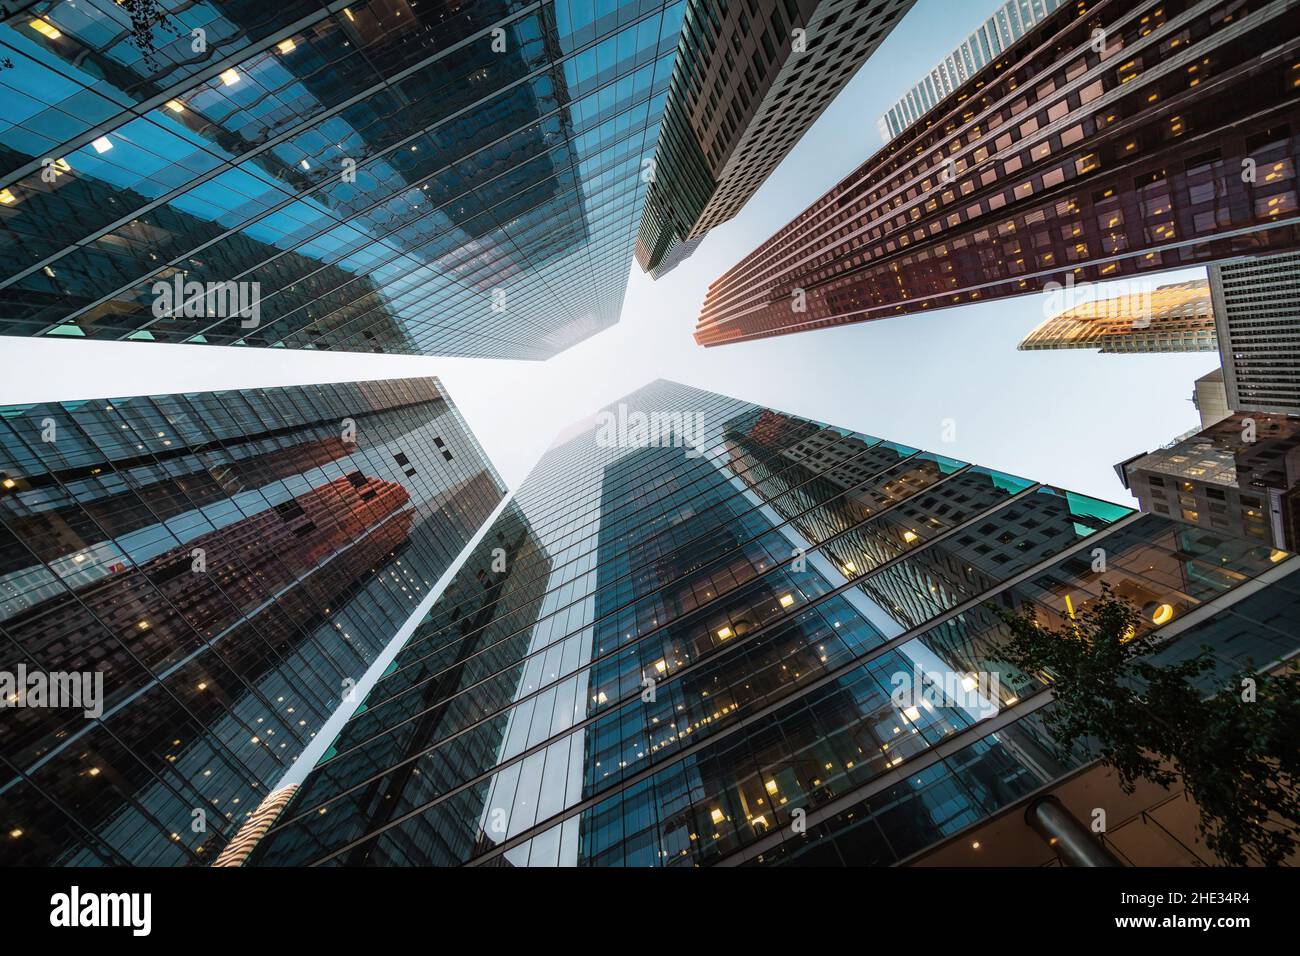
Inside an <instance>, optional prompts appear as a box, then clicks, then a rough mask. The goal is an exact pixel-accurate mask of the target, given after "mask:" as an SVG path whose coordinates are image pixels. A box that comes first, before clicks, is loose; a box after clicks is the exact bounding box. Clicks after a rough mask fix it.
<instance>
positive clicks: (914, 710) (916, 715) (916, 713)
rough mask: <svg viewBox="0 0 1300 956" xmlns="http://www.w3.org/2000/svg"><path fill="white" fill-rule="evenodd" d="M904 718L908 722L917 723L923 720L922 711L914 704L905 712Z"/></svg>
mask: <svg viewBox="0 0 1300 956" xmlns="http://www.w3.org/2000/svg"><path fill="white" fill-rule="evenodd" d="M903 716H904V717H906V718H907V719H908V720H911V721H917V720H920V719H921V709H920V708H919V707H917V706H916V705H915V704H913V705H912V706H911V707H908V708H907V709H905V710H904V711H903Z"/></svg>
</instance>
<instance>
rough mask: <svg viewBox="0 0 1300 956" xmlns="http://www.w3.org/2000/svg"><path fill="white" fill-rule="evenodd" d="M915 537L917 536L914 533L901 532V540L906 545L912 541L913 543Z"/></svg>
mask: <svg viewBox="0 0 1300 956" xmlns="http://www.w3.org/2000/svg"><path fill="white" fill-rule="evenodd" d="M917 537H918V535H917V533H916V532H915V531H904V532H903V540H904V541H906V542H907V543H908V544H911V543H912V542H913V541H915V540H916V539H917Z"/></svg>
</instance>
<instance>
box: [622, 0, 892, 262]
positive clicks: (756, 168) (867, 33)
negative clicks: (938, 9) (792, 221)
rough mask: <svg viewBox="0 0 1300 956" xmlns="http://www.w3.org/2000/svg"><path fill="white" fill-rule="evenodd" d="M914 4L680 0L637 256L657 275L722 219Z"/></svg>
mask: <svg viewBox="0 0 1300 956" xmlns="http://www.w3.org/2000/svg"><path fill="white" fill-rule="evenodd" d="M915 2H916V0H878V2H876V3H871V4H867V3H860V2H857V0H780V2H778V0H749V2H748V3H745V4H740V3H731V4H727V3H721V4H719V3H707V2H705V0H686V16H685V21H684V26H683V28H682V42H681V47H680V55H679V56H678V58H677V63H676V66H675V68H674V70H673V79H672V81H671V83H670V84H669V88H668V99H667V104H666V106H665V108H664V119H663V124H664V133H663V138H662V140H661V146H660V148H659V150H658V152H657V153H656V155H655V164H656V165H655V175H654V181H653V182H652V183H651V185H650V190H649V193H648V195H647V199H646V204H645V212H644V213H643V215H642V217H641V228H640V232H639V233H638V235H637V244H636V258H637V261H638V262H639V263H640V264H641V268H643V269H644V270H646V271H647V272H649V273H650V275H651V276H652V277H653V278H656V279H658V278H659V277H660V276H662V275H664V274H665V273H667V272H668V271H670V270H671V269H673V268H674V267H675V266H677V265H678V264H680V263H681V262H682V261H683V260H684V259H686V258H687V257H688V256H690V254H691V253H692V252H694V251H695V248H696V247H697V246H698V245H699V243H700V241H701V240H702V239H703V238H704V236H705V235H707V234H708V232H709V230H710V229H712V228H713V227H714V226H717V225H720V224H721V223H724V222H726V221H727V220H729V219H731V218H732V217H733V216H734V215H736V213H738V212H739V211H740V208H741V207H742V206H744V205H745V203H746V202H748V201H749V197H750V196H752V195H754V193H755V192H757V191H758V187H759V186H761V185H762V184H763V182H764V181H765V180H766V179H767V177H768V175H769V174H770V173H771V172H772V170H774V169H775V168H776V166H777V164H778V163H779V162H781V160H782V159H784V158H785V156H786V154H787V153H788V152H790V150H791V149H792V148H793V147H794V144H795V143H797V142H798V141H799V139H800V138H801V137H802V136H803V134H804V133H805V132H807V130H808V129H809V127H811V126H812V124H813V123H814V122H815V121H816V120H817V117H819V116H821V114H822V111H823V110H824V109H825V108H826V107H827V105H828V104H829V103H830V101H831V99H832V98H834V96H835V94H837V93H838V92H839V91H840V90H841V89H843V88H844V86H845V85H846V84H847V83H848V82H849V80H850V79H851V78H852V77H853V74H854V73H856V72H857V69H858V67H860V66H861V65H862V64H863V63H865V62H866V61H867V58H868V57H869V56H871V54H872V53H874V52H875V51H876V48H877V47H879V46H880V44H881V43H882V42H883V41H884V39H885V37H886V36H888V35H889V32H890V30H892V29H893V28H894V27H895V26H896V25H897V24H898V21H899V20H900V19H902V16H903V14H904V13H906V12H907V11H908V10H909V9H910V8H911V6H912V4H913V3H915Z"/></svg>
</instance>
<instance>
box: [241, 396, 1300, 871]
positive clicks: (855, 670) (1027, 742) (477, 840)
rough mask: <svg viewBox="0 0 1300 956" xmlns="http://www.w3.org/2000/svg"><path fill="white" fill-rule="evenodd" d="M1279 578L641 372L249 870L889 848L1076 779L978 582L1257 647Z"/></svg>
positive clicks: (1039, 605)
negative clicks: (1005, 652) (1241, 607)
mask: <svg viewBox="0 0 1300 956" xmlns="http://www.w3.org/2000/svg"><path fill="white" fill-rule="evenodd" d="M1099 554H1101V555H1102V556H1104V560H1102V561H1100V562H1099V559H1098V555H1099ZM1298 567H1300V559H1296V558H1292V557H1291V556H1289V555H1285V554H1280V556H1279V554H1275V553H1274V552H1272V551H1271V549H1269V548H1268V547H1264V546H1261V545H1258V544H1254V543H1251V542H1246V541H1242V540H1239V539H1234V538H1231V537H1229V536H1226V535H1222V534H1217V533H1215V534H1212V533H1210V532H1207V531H1204V530H1202V529H1199V528H1192V527H1188V526H1184V525H1180V524H1177V523H1175V522H1171V521H1169V520H1167V519H1163V518H1158V517H1155V516H1150V515H1145V516H1143V515H1136V514H1134V513H1133V512H1131V511H1130V510H1129V509H1127V508H1123V507H1120V506H1119V505H1114V504H1110V503H1108V502H1104V501H1099V500H1095V499H1091V498H1088V497H1086V496H1083V495H1077V494H1074V493H1071V492H1068V491H1063V490H1061V489H1058V488H1053V487H1050V486H1046V485H1042V484H1039V483H1036V482H1032V481H1028V480H1025V479H1022V478H1017V477H1015V476H1012V475H1007V474H1003V473H1000V472H997V471H993V470H990V469H987V468H981V467H977V466H972V465H969V464H967V463H965V462H961V461H957V460H955V459H952V458H949V457H946V456H943V455H937V454H933V453H930V452H925V451H921V450H919V449H916V448H911V447H908V446H905V445H901V444H899V443H896V442H891V441H887V440H882V439H879V438H873V437H871V436H868V435H863V434H859V433H855V432H852V431H848V430H845V429H841V428H835V427H832V426H827V425H823V424H821V423H819V422H815V421H809V420H807V419H801V418H798V417H795V416H792V415H788V414H785V413H782V412H779V411H775V410H773V409H769V408H764V407H760V406H756V405H752V404H749V403H746V402H742V401H738V400H735V399H732V398H728V397H725V396H722V395H716V394H712V393H709V392H704V391H700V390H698V389H694V388H689V387H686V386H682V385H678V384H675V383H672V382H665V381H658V382H655V383H652V384H650V385H648V386H646V387H644V388H642V389H640V390H639V391H637V392H635V393H633V394H632V395H629V396H627V397H626V398H625V399H624V400H623V401H621V402H619V403H616V404H614V405H612V406H610V407H609V408H607V409H605V410H603V411H602V412H601V413H599V414H597V415H595V416H593V417H592V418H590V419H588V420H586V421H585V422H582V423H579V424H578V425H577V426H575V427H573V428H570V429H568V430H567V431H566V432H565V433H564V434H562V435H561V436H560V437H559V438H558V439H557V440H556V442H555V443H554V444H553V446H552V448H551V449H550V450H549V451H548V452H547V453H546V454H545V455H544V456H543V458H542V460H541V461H540V463H539V464H538V466H537V467H536V469H534V471H533V472H532V474H531V475H530V476H529V477H528V479H527V480H526V481H525V482H524V483H523V485H522V486H521V487H520V489H519V490H518V492H517V494H516V495H515V497H514V498H513V499H512V500H511V501H510V502H509V503H508V504H507V505H506V507H505V508H504V509H503V511H502V512H501V513H500V516H499V517H498V518H497V519H496V521H495V522H494V523H493V524H492V526H491V527H490V528H489V529H488V532H487V534H486V536H485V537H484V538H483V539H482V540H481V542H480V544H479V545H478V546H477V547H476V549H475V551H474V552H473V553H472V554H471V555H470V557H469V558H468V560H467V561H466V563H465V564H464V565H463V566H462V567H461V569H460V570H459V571H458V573H457V574H456V575H455V577H454V580H453V581H452V583H451V584H450V585H449V586H448V590H447V592H446V593H445V594H444V595H443V596H442V597H440V598H439V599H438V600H437V601H436V602H435V603H434V605H433V607H432V609H431V611H430V613H429V615H428V617H427V618H426V619H425V620H424V621H422V622H421V623H420V625H419V626H418V627H417V628H416V629H415V631H414V633H413V634H412V636H411V638H410V640H409V641H408V642H407V643H406V644H405V645H404V646H403V647H402V649H401V651H400V652H399V653H398V654H397V656H396V658H395V659H394V662H393V665H392V667H391V668H390V670H389V671H388V672H387V673H386V674H385V676H384V677H383V678H382V679H381V680H380V681H379V683H378V684H376V685H375V687H374V689H373V691H372V692H371V693H370V695H369V696H368V697H367V699H366V701H365V703H364V705H362V706H361V707H359V708H358V710H357V711H356V713H355V714H354V715H353V717H352V719H351V720H350V721H349V722H348V723H347V724H346V725H345V727H344V728H343V730H342V731H341V733H340V734H339V736H338V738H337V739H336V740H335V741H334V742H333V744H332V746H331V748H330V750H329V751H328V753H327V754H326V756H325V757H324V759H323V760H322V761H321V762H320V763H318V764H317V766H316V767H315V768H314V769H313V771H312V772H311V774H310V775H309V776H308V777H307V779H306V781H305V782H304V783H303V785H302V787H301V788H300V789H299V790H298V792H297V793H296V794H295V795H294V797H293V799H292V800H291V801H290V802H289V803H288V804H287V806H285V807H284V808H283V810H282V811H281V812H280V813H279V816H278V818H277V819H276V822H275V823H274V824H273V825H272V827H271V828H270V830H269V832H268V833H267V835H266V837H265V838H264V839H263V840H262V841H261V842H260V843H259V844H258V845H257V846H256V847H255V848H254V849H253V852H252V855H251V857H250V858H249V862H251V863H252V864H254V865H286V864H307V863H328V864H334V865H363V864H364V865H420V864H437V865H453V864H473V865H492V866H525V865H527V866H554V865H574V864H579V865H648V866H670V865H685V866H689V865H708V864H724V865H729V864H736V863H742V862H743V863H782V862H791V861H796V860H804V861H817V862H830V863H855V864H869V863H892V862H895V861H898V860H901V859H905V858H907V857H909V856H910V855H912V854H914V853H916V852H919V851H922V850H924V849H925V848H927V847H929V846H932V845H934V844H935V843H936V842H937V841H940V840H942V839H944V838H945V837H948V836H951V835H953V834H955V833H958V832H960V831H961V830H962V829H963V828H964V827H967V826H972V825H975V824H977V823H979V822H980V821H982V820H985V819H987V818H988V817H989V815H990V814H993V813H995V812H996V811H998V810H999V809H1002V808H1005V807H1008V806H1011V805H1013V804H1014V803H1015V802H1016V801H1018V800H1021V799H1023V798H1025V797H1027V796H1028V795H1029V794H1031V793H1034V792H1036V791H1037V790H1039V789H1040V788H1042V787H1044V786H1045V785H1048V784H1050V783H1052V782H1053V781H1054V780H1057V779H1059V778H1060V777H1061V776H1062V775H1064V774H1066V773H1068V772H1069V771H1071V770H1073V769H1075V766H1073V765H1065V764H1062V763H1061V762H1060V761H1059V760H1058V759H1057V758H1056V757H1054V756H1053V755H1052V750H1051V747H1050V743H1051V741H1050V739H1048V738H1047V737H1046V736H1045V731H1044V727H1043V724H1042V716H1043V711H1042V708H1045V707H1050V706H1051V701H1050V695H1049V694H1047V693H1045V692H1044V684H1043V683H1042V681H1041V679H1040V677H1039V676H1037V675H1031V674H1025V673H1020V672H1018V671H1016V670H1015V669H1013V668H1010V667H1009V665H1007V664H1006V663H1005V662H1001V661H1000V660H999V658H998V656H997V653H996V651H997V648H998V642H999V641H1000V640H1001V638H1002V637H1003V636H1004V634H1005V631H1004V630H1003V625H1002V623H1001V622H1000V620H999V619H998V618H997V617H996V616H995V615H994V614H993V613H991V612H990V611H989V610H988V609H987V605H988V603H989V602H996V603H997V604H998V605H1000V606H1002V607H1005V608H1016V607H1023V606H1029V607H1032V608H1034V609H1035V610H1036V612H1037V613H1038V614H1039V616H1040V619H1042V620H1044V621H1045V622H1048V623H1052V624H1061V623H1063V622H1065V621H1066V620H1068V619H1069V617H1070V616H1071V615H1073V614H1075V613H1077V612H1078V611H1079V610H1080V609H1082V608H1084V607H1085V606H1086V605H1087V602H1088V601H1090V600H1092V599H1093V598H1094V597H1096V596H1097V595H1098V594H1099V593H1100V588H1101V586H1102V585H1103V584H1108V585H1110V586H1111V587H1112V588H1113V589H1114V590H1115V592H1116V593H1117V594H1119V595H1120V596H1122V597H1125V598H1127V599H1129V600H1130V601H1132V602H1133V603H1134V604H1135V605H1136V606H1137V607H1138V608H1140V609H1142V613H1143V615H1144V617H1143V620H1144V621H1147V622H1149V623H1148V624H1147V625H1146V626H1148V627H1156V626H1160V627H1163V628H1165V629H1166V630H1165V632H1164V633H1166V634H1169V635H1170V636H1171V637H1172V636H1173V634H1175V633H1176V632H1177V630H1179V629H1180V628H1182V627H1184V626H1190V625H1192V624H1193V623H1195V624H1197V626H1201V627H1207V626H1210V625H1213V624H1214V623H1215V622H1220V623H1225V624H1226V623H1227V622H1229V621H1231V622H1232V623H1233V625H1234V626H1239V625H1240V624H1241V621H1240V620H1238V619H1237V618H1235V617H1233V615H1232V611H1231V607H1230V606H1231V605H1232V604H1234V603H1235V602H1236V601H1237V600H1238V598H1239V597H1241V598H1243V599H1244V597H1245V595H1246V594H1247V593H1250V594H1254V595H1255V596H1256V597H1258V596H1259V595H1260V593H1261V592H1263V593H1269V594H1272V595H1273V600H1274V601H1275V602H1276V605H1277V606H1276V607H1275V608H1274V610H1273V611H1272V612H1271V613H1270V614H1265V615H1260V616H1257V617H1255V618H1254V619H1252V621H1251V629H1250V631H1249V632H1248V633H1247V634H1245V636H1243V637H1242V638H1241V639H1239V640H1235V641H1233V642H1231V643H1229V644H1226V645H1224V646H1221V647H1219V648H1218V650H1219V653H1220V655H1221V657H1222V659H1223V662H1224V663H1225V665H1228V664H1235V663H1240V662H1242V661H1246V660H1253V661H1256V662H1258V663H1260V664H1263V663H1267V662H1269V661H1272V660H1274V659H1276V658H1278V657H1281V656H1283V655H1284V653H1289V652H1290V651H1292V650H1294V649H1295V646H1296V643H1297V639H1296V635H1295V634H1294V629H1293V628H1290V629H1289V630H1288V628H1289V625H1288V624H1287V623H1286V618H1287V615H1288V614H1294V613H1295V610H1296V609H1297V607H1300V584H1297V582H1298V581H1300V578H1298V577H1297V575H1296V573H1295V572H1296V570H1297V568H1298ZM1207 622H1208V623H1207ZM1211 643H1214V641H1213V636H1212V635H1211ZM1166 646H1167V647H1169V648H1173V649H1175V651H1176V652H1181V650H1182V647H1183V645H1182V643H1181V642H1180V641H1177V640H1171V641H1170V642H1169V643H1168V644H1167V645H1166ZM1197 647H1199V644H1198V645H1197ZM275 809H278V807H276V808H275ZM795 820H798V821H799V822H800V824H801V825H802V826H803V827H804V829H803V830H801V829H800V828H799V827H792V823H793V822H794V821H795ZM805 831H806V832H805Z"/></svg>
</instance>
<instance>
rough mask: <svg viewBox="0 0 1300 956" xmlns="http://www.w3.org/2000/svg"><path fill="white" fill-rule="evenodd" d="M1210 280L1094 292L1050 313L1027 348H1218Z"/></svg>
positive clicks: (1029, 338) (1028, 340)
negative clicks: (1122, 291) (1104, 294)
mask: <svg viewBox="0 0 1300 956" xmlns="http://www.w3.org/2000/svg"><path fill="white" fill-rule="evenodd" d="M1218 347H1219V343H1218V341H1217V340H1216V339H1215V337H1214V313H1213V311H1212V306H1211V303H1210V284H1209V282H1207V281H1204V280H1199V281H1194V282H1179V283H1174V284H1171V285H1162V286H1157V287H1156V288H1154V289H1134V290H1130V291H1129V292H1128V294H1125V295H1121V296H1118V297H1114V298H1100V297H1096V296H1091V297H1089V298H1088V300H1087V301H1085V302H1082V303H1079V304H1077V305H1073V306H1071V307H1070V308H1068V309H1066V310H1065V311H1063V312H1061V313H1059V314H1057V315H1054V316H1052V317H1051V318H1049V319H1047V320H1046V321H1045V322H1043V323H1042V324H1041V325H1039V326H1038V327H1037V328H1035V329H1034V330H1033V331H1032V332H1030V333H1029V334H1028V335H1026V336H1025V337H1024V339H1023V340H1021V342H1020V345H1018V346H1017V348H1019V349H1021V350H1022V351H1026V352H1033V351H1040V350H1043V349H1096V350H1097V351H1099V352H1116V353H1118V352H1214V351H1217V350H1218Z"/></svg>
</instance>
